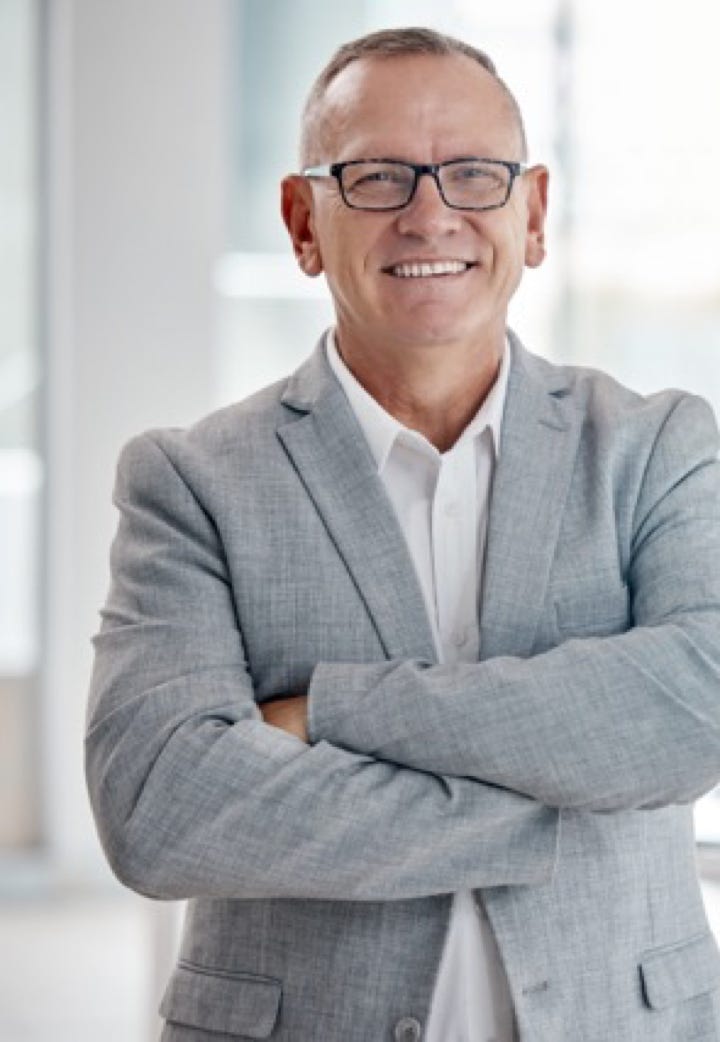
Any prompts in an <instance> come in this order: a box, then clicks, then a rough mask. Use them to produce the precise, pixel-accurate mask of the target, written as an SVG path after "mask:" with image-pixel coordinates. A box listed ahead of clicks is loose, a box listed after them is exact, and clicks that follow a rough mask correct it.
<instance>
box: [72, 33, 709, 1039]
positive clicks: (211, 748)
mask: <svg viewBox="0 0 720 1042" xmlns="http://www.w3.org/2000/svg"><path fill="white" fill-rule="evenodd" d="M524 150H525V139H524V132H523V128H522V122H521V119H520V114H519V112H518V109H517V106H516V104H515V102H514V99H513V98H512V95H511V94H510V93H509V91H508V89H507V87H506V86H505V85H504V84H503V83H502V81H500V80H499V79H498V77H497V75H496V73H495V71H494V68H493V66H492V64H491V63H490V61H489V59H487V58H486V57H485V56H484V55H482V54H480V53H479V52H477V51H474V50H473V49H471V48H468V47H466V46H465V45H464V44H461V43H459V42H457V41H453V40H450V39H448V38H446V37H441V36H438V35H437V34H434V33H431V32H428V31H425V30H404V31H400V30H398V31H393V32H385V33H379V34H374V35H371V36H369V37H366V38H364V39H362V40H359V41H355V42H354V43H352V44H348V45H347V46H346V47H345V48H342V49H341V50H340V52H338V54H337V55H336V56H335V58H334V59H333V61H332V62H331V63H330V65H329V66H328V67H327V68H326V70H325V71H324V72H323V73H322V74H321V76H320V77H319V79H318V81H317V83H316V86H315V88H314V90H313V92H312V94H311V97H310V100H309V102H308V105H307V107H306V111H305V117H304V125H303V138H302V157H301V158H302V170H303V173H301V174H297V175H293V176H290V177H288V178H286V179H285V181H284V183H283V197H282V203H283V215H284V219H285V221H286V224H287V227H288V229H289V232H290V235H291V238H292V243H293V247H294V250H295V254H296V256H297V259H298V262H299V264H300V266H301V268H302V269H303V271H305V272H306V273H307V274H308V275H311V276H314V275H318V274H319V273H321V272H324V274H325V276H326V278H327V280H328V284H329V286H330V289H331V292H332V295H333V299H334V302H335V309H336V315H337V324H336V328H335V330H334V332H331V333H330V334H329V335H328V336H327V338H324V339H323V341H322V342H321V344H320V345H319V346H318V348H317V349H316V351H315V353H314V354H313V355H312V357H311V358H310V359H309V360H308V361H307V362H306V363H305V364H304V365H303V366H302V367H301V368H300V369H299V370H298V372H296V373H295V374H294V375H293V376H292V377H290V378H289V379H287V380H283V381H281V382H280V383H279V384H277V385H275V386H273V387H269V388H267V389H266V390H264V391H263V392H261V393H260V394H258V395H255V396H253V397H252V398H251V399H249V400H248V401H246V402H242V403H240V404H237V405H233V406H231V407H229V408H226V409H223V410H221V411H219V412H217V413H214V414H213V415H211V416H209V417H207V418H206V419H204V420H202V421H201V422H200V423H198V424H197V425H195V426H194V427H192V428H191V429H189V430H187V431H181V430H157V431H151V432H148V433H146V434H144V435H142V436H140V437H138V438H135V439H133V440H132V441H131V442H130V443H129V444H128V445H127V446H126V448H125V449H124V451H123V453H122V456H121V459H120V462H119V467H118V476H117V486H116V495H115V502H116V504H117V506H118V508H119V510H120V513H121V517H120V526H119V530H118V534H117V537H116V540H115V542H114V545H113V550H112V574H113V580H112V586H111V589H110V593H109V597H108V601H107V604H106V607H105V609H104V611H103V623H102V627H101V630H100V632H99V634H98V635H97V636H96V637H95V647H96V665H95V671H94V675H93V681H92V691H91V700H90V711H89V724H88V736H87V770H88V779H89V787H90V793H91V797H92V801H93V805H94V809H95V814H96V818H97V823H98V829H99V832H100V835H101V838H102V841H103V844H104V847H105V850H106V853H107V856H108V858H109V860H110V863H111V864H112V866H113V868H114V870H115V872H116V873H117V874H118V876H119V878H120V879H121V880H123V881H124V882H125V883H126V884H127V885H129V886H131V887H133V888H134V889H136V890H138V891H140V892H141V893H145V894H148V895H150V896H154V897H159V898H190V899H191V903H190V905H189V910H188V916H187V922H186V927H185V933H184V939H183V943H182V951H181V954H180V959H179V962H178V966H177V968H176V970H175V972H174V974H173V977H172V980H171V982H170V984H169V987H168V990H167V992H166V995H165V998H164V1000H163V1004H162V1013H163V1015H164V1017H165V1018H166V1026H165V1029H164V1032H163V1036H162V1037H163V1039H164V1040H165V1042H219V1040H231V1039H244V1038H252V1039H265V1038H267V1039H273V1040H278V1042H279V1040H283V1042H286V1040H292V1042H340V1040H343V1042H347V1040H351V1042H370V1040H372V1042H379V1040H384V1039H387V1040H392V1039H394V1040H396V1042H414V1040H418V1039H421V1038H422V1039H424V1040H426V1042H490V1040H491V1039H495V1040H496V1042H510V1040H512V1039H515V1038H519V1039H521V1040H522V1042H570V1040H572V1042H576V1040H578V1039H583V1042H609V1040H612V1042H619V1040H630V1039H632V1040H633V1042H641V1040H642V1042H650V1040H652V1042H689V1040H690V1039H693V1040H701V1039H702V1040H710V1039H719V1038H720V1015H719V1014H720V997H719V992H718V985H720V959H719V958H718V952H717V948H716V945H715V942H714V940H713V939H712V936H711V934H710V932H709V930H708V926H707V922H706V918H705V914H704V910H703V904H702V900H701V896H700V891H699V887H698V882H697V876H696V870H695V865H694V857H693V834H692V818H691V807H690V804H691V802H692V801H693V800H694V799H695V798H696V797H697V796H698V795H699V794H701V793H703V792H705V791H707V790H709V789H710V788H711V787H712V786H713V785H714V784H715V782H716V781H717V780H718V778H719V777H720V698H719V697H718V696H719V693H720V689H719V684H720V525H719V524H718V522H719V521H720V496H719V493H720V476H719V474H718V464H717V462H716V455H717V431H716V427H715V424H714V421H713V418H712V415H711V412H710V410H709V408H708V407H707V405H706V404H705V403H704V402H702V401H701V400H700V399H697V398H694V397H692V396H689V395H685V394H682V393H679V392H666V393H663V394H659V395H654V396H651V397H649V398H642V397H640V396H638V395H636V394H634V393H632V392H630V391H628V390H626V389H624V388H622V387H620V386H619V385H618V384H616V383H615V382H614V381H612V380H611V379H610V378H609V377H606V376H604V375H602V374H600V373H596V372H591V371H588V370H582V369H577V368H572V367H556V366H553V365H550V364H549V363H547V362H545V361H543V360H541V359H540V358H537V357H535V356H533V355H531V354H530V353H529V352H527V351H526V350H525V348H524V347H523V346H522V345H521V344H520V343H519V341H518V340H517V338H516V337H515V336H514V335H513V334H511V333H509V332H508V331H507V329H506V314H507V307H508V302H509V300H510V298H511V296H512V294H513V292H514V291H515V289H516V287H517V285H518V282H519V280H520V276H521V273H522V270H523V268H524V266H528V267H534V266H536V265H538V264H539V263H540V262H541V261H542V259H543V253H544V239H543V237H544V222H545V211H546V197H547V182H548V173H547V170H546V169H545V168H544V167H542V166H531V167H527V166H525V165H524V160H525V155H524ZM259 347H260V345H259Z"/></svg>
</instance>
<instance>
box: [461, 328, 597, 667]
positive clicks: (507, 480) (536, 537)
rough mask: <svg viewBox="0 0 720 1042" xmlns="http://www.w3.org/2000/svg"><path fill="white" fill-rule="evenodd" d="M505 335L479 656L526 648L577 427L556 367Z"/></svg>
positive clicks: (565, 487)
mask: <svg viewBox="0 0 720 1042" xmlns="http://www.w3.org/2000/svg"><path fill="white" fill-rule="evenodd" d="M510 337H511V344H512V352H513V354H512V359H513V363H512V369H511V372H510V379H509V383H508V391H507V398H506V402H505V412H504V416H503V425H502V434H501V440H500V454H499V458H498V463H497V467H496V471H495V477H494V481H493V490H492V498H491V503H490V512H489V518H488V534H487V548H486V558H485V568H484V578H483V595H482V602H481V610H480V632H481V657H482V658H490V657H493V656H496V655H520V656H525V655H529V654H530V653H531V651H532V648H533V643H534V639H535V634H536V631H537V627H538V623H539V621H540V614H541V611H542V608H543V603H544V600H545V594H546V589H547V583H548V577H549V573H550V565H551V563H552V559H553V556H554V553H555V545H556V543H557V539H558V535H559V532H560V522H561V519H562V514H563V509H564V505H565V499H566V496H567V492H568V488H569V485H570V478H571V475H572V470H573V462H574V459H575V455H576V453H577V448H578V440H579V435H580V429H581V424H582V416H581V414H580V412H579V410H578V409H577V408H576V407H575V406H574V404H573V402H572V399H571V398H570V397H569V395H568V387H567V384H566V380H565V379H564V377H563V373H562V370H561V369H559V368H557V367H555V366H551V365H549V364H548V363H547V362H544V361H543V360H542V359H540V358H537V357H535V356H534V355H530V354H529V353H528V352H527V351H525V349H524V348H523V347H522V345H521V344H520V342H519V340H518V339H517V337H515V336H514V335H513V334H510Z"/></svg>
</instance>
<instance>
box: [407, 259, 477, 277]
mask: <svg viewBox="0 0 720 1042" xmlns="http://www.w3.org/2000/svg"><path fill="white" fill-rule="evenodd" d="M469 267H470V265H469V264H468V263H467V262H466V261H423V262H422V263H417V264H396V265H395V266H394V267H393V268H391V269H390V272H391V274H392V275H399V276H400V278H402V279H420V278H427V276H429V275H459V274H460V273H461V272H463V271H466V270H467V269H468V268H469Z"/></svg>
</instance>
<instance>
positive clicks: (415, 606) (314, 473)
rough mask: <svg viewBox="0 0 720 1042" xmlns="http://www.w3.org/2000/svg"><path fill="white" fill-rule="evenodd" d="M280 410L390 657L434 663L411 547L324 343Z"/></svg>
mask: <svg viewBox="0 0 720 1042" xmlns="http://www.w3.org/2000/svg"><path fill="white" fill-rule="evenodd" d="M282 402H283V405H285V406H286V407H288V409H290V410H292V413H291V414H290V418H289V420H288V422H287V423H283V424H281V425H280V426H279V427H278V430H277V433H278V437H279V438H280V440H281V441H282V443H283V445H284V447H285V451H286V452H287V454H288V456H289V457H290V460H291V462H292V464H293V466H294V467H295V469H296V470H297V472H298V474H299V476H300V478H301V480H302V482H303V484H304V485H305V488H306V490H307V492H308V495H309V496H310V498H311V499H312V500H313V503H314V504H315V507H316V509H317V511H318V513H319V514H320V516H321V517H322V519H323V522H324V523H325V526H326V528H327V530H328V532H329V534H330V536H331V538H332V539H333V541H334V543H335V546H336V547H337V550H338V553H339V554H340V556H341V557H342V559H343V561H344V562H345V565H346V567H347V568H348V570H349V572H350V574H351V575H352V577H353V580H354V582H355V584H356V586H357V589H358V591H359V593H360V596H361V597H362V599H363V601H364V602H365V605H366V607H367V610H368V613H369V615H370V618H371V619H372V622H373V624H374V626H375V629H376V631H377V634H378V636H379V638H380V642H381V644H382V646H383V649H384V651H385V654H386V655H387V656H388V658H422V659H424V660H425V661H431V662H434V661H436V652H435V647H434V641H433V637H432V633H431V630H430V626H429V622H428V618H427V614H426V611H425V603H424V600H423V596H422V591H421V589H420V585H419V582H418V580H417V576H416V574H415V569H414V566H413V563H412V559H411V557H410V553H409V551H408V548H407V544H406V543H405V539H404V537H403V534H402V531H401V529H400V526H399V524H398V522H397V519H396V517H395V512H394V510H393V508H392V504H391V503H390V501H389V499H388V497H387V495H386V493H385V489H384V487H383V484H382V481H381V479H380V477H379V475H378V473H377V468H376V466H375V461H374V460H373V458H372V454H371V453H370V450H369V448H368V446H367V443H366V441H365V437H364V435H363V433H362V431H361V429H360V427H359V425H358V423H357V420H356V419H355V415H354V413H353V411H352V409H351V407H350V404H349V403H348V401H347V398H346V397H345V394H344V392H343V390H342V388H341V387H340V385H339V384H338V382H337V380H336V379H335V377H334V375H333V373H332V370H331V369H330V367H329V364H328V362H327V359H326V357H325V349H324V344H323V342H322V341H321V343H320V344H319V345H318V347H317V349H316V350H315V353H314V354H313V355H312V356H311V357H310V358H309V359H308V361H307V362H306V363H305V364H304V365H303V366H301V368H300V369H299V370H298V371H297V372H296V373H295V374H294V375H293V377H292V378H291V379H290V381H289V383H288V387H287V388H286V390H285V393H284V394H283V397H282Z"/></svg>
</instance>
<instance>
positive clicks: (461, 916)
mask: <svg viewBox="0 0 720 1042" xmlns="http://www.w3.org/2000/svg"><path fill="white" fill-rule="evenodd" d="M326 349H327V356H328V361H329V363H330V367H331V368H332V370H333V372H334V374H335V376H336V377H337V378H338V380H339V382H340V385H341V386H342V388H343V390H344V391H345V394H346V395H347V398H348V401H349V402H350V406H351V407H352V409H353V412H354V413H355V416H356V417H357V420H358V423H359V424H360V427H361V428H362V431H363V433H364V435H365V437H366V439H367V442H368V445H369V447H370V451H371V452H372V455H373V457H374V459H375V462H376V463H377V468H378V473H379V475H380V478H381V480H382V481H383V484H384V485H385V488H386V490H387V493H388V495H389V497H390V500H391V502H392V505H393V507H394V509H395V513H396V514H397V518H398V521H399V523H400V527H401V529H402V531H403V534H404V536H405V539H406V541H407V544H408V548H409V550H410V554H411V557H412V560H413V564H414V565H415V570H416V572H417V576H418V579H419V582H420V587H421V589H422V592H423V596H424V599H425V607H426V609H427V614H428V618H429V620H430V625H431V628H432V632H433V636H434V638H435V645H436V648H437V653H438V659H439V661H440V662H476V661H477V659H478V654H479V650H480V629H479V604H480V591H481V589H482V568H483V558H484V550H485V532H486V527H487V514H488V503H489V497H490V486H491V481H492V474H493V470H494V466H495V459H496V457H497V454H498V450H499V445H500V429H501V424H502V414H503V409H504V406H505V394H506V390H507V380H508V373H509V370H510V345H509V344H508V343H506V345H505V352H504V355H503V359H502V362H501V365H500V370H499V372H498V376H497V379H496V381H495V383H494V384H493V386H492V388H491V389H490V392H489V394H488V395H487V397H486V399H485V401H484V402H483V404H482V405H481V407H480V409H479V410H478V412H477V413H476V415H475V416H474V418H473V419H472V421H471V422H470V423H469V424H468V426H467V427H466V428H465V430H464V431H463V433H462V434H461V435H460V438H459V439H458V440H457V441H456V443H455V444H454V445H453V447H452V448H451V449H449V450H448V451H447V452H444V453H440V452H438V450H437V449H436V448H435V446H434V445H432V444H431V443H430V442H429V441H428V440H427V439H426V438H425V437H424V436H423V435H422V434H419V433H418V432H417V431H413V430H409V429H408V428H407V427H404V426H403V425H402V424H401V423H399V422H398V420H396V419H395V417H394V416H391V415H390V414H389V413H388V412H386V411H385V410H384V409H383V408H382V406H381V405H380V404H379V403H378V402H377V401H376V400H375V399H374V398H373V397H372V396H371V395H370V394H368V392H367V391H366V390H365V389H364V387H362V385H361V384H360V383H358V381H357V380H356V379H355V377H354V376H353V374H352V373H351V372H350V370H349V369H348V368H347V366H346V365H345V364H344V362H343V361H342V359H341V358H340V355H339V354H338V351H337V347H336V344H335V337H334V334H333V332H332V331H331V332H330V333H329V334H328V336H327V339H326ZM514 1023H515V1021H514V1015H513V1009H512V1002H511V998H510V991H509V988H508V983H507V977H506V976H505V971H504V969H503V966H502V961H501V959H500V953H499V951H498V948H497V943H496V941H495V937H494V934H493V932H492V929H491V927H490V923H489V922H488V919H487V917H486V915H485V913H484V910H483V908H482V905H476V903H475V899H474V897H473V894H472V892H471V891H470V890H463V891H460V892H459V893H456V894H454V895H453V902H452V908H451V913H450V923H449V927H448V932H447V935H446V938H445V947H444V950H443V954H442V958H441V960H440V966H439V969H438V974H437V977H436V981H435V990H434V993H433V998H432V1004H431V1007H430V1015H429V1018H428V1023H427V1027H426V1030H425V1033H424V1036H423V1037H424V1040H425V1042H514V1040H515V1038H516V1035H515V1028H514Z"/></svg>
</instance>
